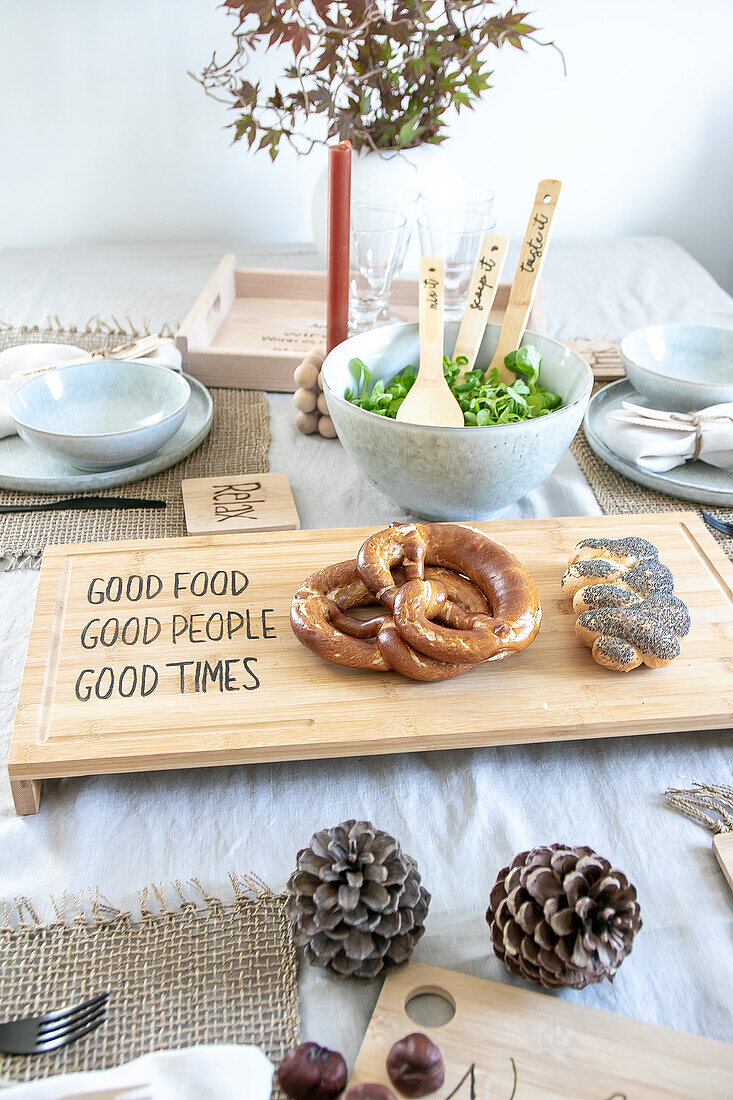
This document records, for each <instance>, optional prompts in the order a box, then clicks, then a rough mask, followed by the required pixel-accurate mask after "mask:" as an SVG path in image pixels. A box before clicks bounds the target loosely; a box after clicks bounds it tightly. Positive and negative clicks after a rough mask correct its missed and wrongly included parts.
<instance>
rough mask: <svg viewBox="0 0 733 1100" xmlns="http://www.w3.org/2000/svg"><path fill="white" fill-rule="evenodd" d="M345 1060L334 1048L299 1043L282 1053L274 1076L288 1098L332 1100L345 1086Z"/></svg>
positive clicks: (296, 1099)
mask: <svg viewBox="0 0 733 1100" xmlns="http://www.w3.org/2000/svg"><path fill="white" fill-rule="evenodd" d="M347 1077H348V1073H347V1070H346V1062H345V1061H344V1059H343V1057H342V1056H341V1055H340V1054H339V1053H338V1052H337V1051H335V1050H329V1049H328V1047H321V1046H319V1045H318V1043H301V1044H300V1046H299V1047H296V1048H295V1049H294V1050H291V1051H290V1053H289V1054H287V1055H286V1056H285V1058H284V1059H283V1061H282V1062H281V1064H280V1068H279V1069H278V1071H277V1079H278V1081H279V1082H280V1086H281V1088H282V1090H283V1092H284V1093H285V1095H286V1096H289V1097H290V1100H334V1098H335V1097H336V1096H339V1095H340V1094H341V1093H342V1092H343V1090H344V1089H345V1088H346V1079H347Z"/></svg>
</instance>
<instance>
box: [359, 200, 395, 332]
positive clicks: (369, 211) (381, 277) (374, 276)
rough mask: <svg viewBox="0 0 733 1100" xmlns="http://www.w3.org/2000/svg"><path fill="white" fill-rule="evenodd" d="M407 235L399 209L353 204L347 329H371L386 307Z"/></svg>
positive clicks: (360, 330)
mask: <svg viewBox="0 0 733 1100" xmlns="http://www.w3.org/2000/svg"><path fill="white" fill-rule="evenodd" d="M406 234H407V218H406V217H405V215H404V214H401V213H400V212H399V211H398V210H390V209H388V208H387V207H382V206H369V205H366V204H363V203H354V204H353V205H352V207H351V255H350V271H351V277H350V285H349V327H350V328H351V329H354V330H355V331H356V332H365V331H366V330H367V329H370V328H374V326H375V325H376V324H377V321H378V319H379V316H380V314H381V313H382V312H383V311H384V310H386V309H387V308H388V305H389V296H390V294H391V293H392V282H393V281H394V277H395V272H396V270H397V265H398V262H399V261H400V258H402V259H403V260H404V250H405V247H406V245H405V238H406Z"/></svg>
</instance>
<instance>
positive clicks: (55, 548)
mask: <svg viewBox="0 0 733 1100" xmlns="http://www.w3.org/2000/svg"><path fill="white" fill-rule="evenodd" d="M635 518H636V517H635V515H634V513H629V512H607V513H605V514H604V515H600V516H589V515H579V516H537V517H534V519H533V518H531V517H530V518H524V519H506V520H502V519H498V520H492V519H485V520H452V521H450V522H453V523H458V524H463V525H464V526H468V527H477V528H478V529H479V530H484V528H488V529H489V530H488V531H487V533H488V534H491V533H492V529H493V533H494V535H495V537H496V538H498V539H499V540H500V539H501V535H500V533H499V530H498V529H499V528H502V527H512V526H514V525H516V524H531V523H533V522H536V523H539V524H548V523H550V524H552V525H553V526H559V527H562V525H563V524H565V523H568V524H576V523H578V522H581V523H583V524H586V523H589V524H590V523H593V522H594V521H595V522H599V521H600V522H601V523H602V522H603V521H604V520H606V519H618V520H624V521H628V523H629V524H630V525H631V526H633V523H634V520H635ZM642 518H643V520H644V522H645V523H652V524H654V523H659V524H660V525H664V524H666V523H667V522H668V521H669V520H675V519H676V520H677V521H678V522H682V521H683V520H685V519H689V520H690V521H691V523H692V525H693V526H696V527H697V530H698V535H699V534H700V533H702V535H703V536H704V538H703V542H704V543H705V544H706V545H707V539H709V540H710V542H711V543H712V548H713V549H714V550H715V551H717V552H718V553H719V556H720V558H721V559H722V562H721V561H718V568H722V569H723V570H724V571H725V567H726V566H727V567H728V568H729V569H730V571H731V576H733V563H732V562H729V561H728V559H727V558H726V556H725V554H723V552H722V550H720V549H719V547H718V544H717V543H716V542H715V539H714V538H713V536H712V534H711V533H710V532H709V531H708V530H707V528H706V526H705V524H704V522H703V521H702V520H701V519H700V517H699V516H698V515H697V513H696V512H695V511H693V510H692V509H684V510H682V511H679V512H654V513H645V514H644V515H643V517H642ZM414 522H417V523H419V522H421V521H420V520H416V521H414ZM424 522H427V521H424ZM388 526H389V524H386V523H370V524H363V525H359V526H358V527H303V528H301V529H300V530H299V531H298V532H297V534H298V536H299V537H302V538H304V539H307V538H308V537H309V536H316V535H319V534H329V535H331V534H334V535H335V534H338V535H339V537H341V538H343V539H344V540H347V539H353V540H354V541H356V540H357V539H361V541H362V542H363V541H364V539H365V538H367V536H368V535H369V534H371V533H373V532H374V531H381V530H382V529H383V528H384V527H388ZM258 533H259V532H256V531H252V532H251V533H250V534H248V533H247V532H246V531H242V532H236V531H235V532H232V533H231V534H221V535H174V536H172V537H161V538H152V537H148V538H143V539H118V540H115V541H113V542H110V541H109V540H100V541H99V542H71V543H68V542H59V543H55V544H54V545H52V546H47V547H46V549H45V550H44V552H43V564H42V566H41V576H43V571H44V568H45V567H46V565H47V562H50V561H52V560H53V559H55V558H59V557H68V556H69V555H70V554H73V555H75V556H85V555H88V554H99V553H114V552H115V551H117V550H120V549H124V548H128V547H129V548H130V549H132V548H134V549H135V550H149V549H152V548H155V547H160V546H161V544H162V543H165V544H166V545H167V546H169V547H170V548H171V549H176V548H178V547H182V546H188V547H190V546H191V544H192V541H193V540H194V539H202V540H205V541H204V542H203V543H202V549H203V548H207V549H208V548H209V547H213V546H216V545H217V542H218V540H226V541H222V543H221V545H231V544H232V543H233V541H234V540H241V539H245V540H247V539H253V540H256V539H257V535H258ZM212 539H213V540H217V541H215V542H212V541H210V540H212ZM359 545H360V544H358V545H356V546H355V547H354V551H355V552H356V550H358V548H359ZM570 550H572V546H570V545H569V546H568V553H569V552H570ZM713 557H715V555H713ZM558 583H559V578H558Z"/></svg>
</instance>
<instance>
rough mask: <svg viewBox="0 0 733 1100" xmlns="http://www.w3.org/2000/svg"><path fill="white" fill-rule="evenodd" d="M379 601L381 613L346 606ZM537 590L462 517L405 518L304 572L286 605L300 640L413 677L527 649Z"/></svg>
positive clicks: (536, 618)
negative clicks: (352, 554)
mask: <svg viewBox="0 0 733 1100" xmlns="http://www.w3.org/2000/svg"><path fill="white" fill-rule="evenodd" d="M374 603H377V604H381V605H382V609H381V610H380V611H379V613H378V614H376V615H374V616H372V617H370V618H368V619H362V618H356V617H355V616H354V615H350V614H349V611H350V610H353V609H354V608H357V607H366V606H368V605H370V604H374ZM540 619H541V610H540V606H539V598H538V595H537V589H536V587H535V585H534V582H533V581H532V578H531V577H530V576H529V574H528V573H527V571H526V569H524V567H523V566H522V565H521V564H520V562H519V561H518V560H517V559H516V558H515V557H514V555H513V554H510V552H509V551H508V550H506V548H505V547H503V546H501V544H500V543H496V542H493V541H492V540H491V539H488V538H486V536H485V535H482V534H481V532H479V531H476V530H474V529H472V528H469V527H463V526H462V525H458V524H440V525H439V524H418V525H416V524H400V525H396V526H393V527H391V528H388V529H386V530H384V531H380V532H378V533H377V535H375V536H372V537H371V538H369V539H367V540H366V542H365V543H364V544H363V546H362V548H361V550H360V551H359V556H358V559H357V561H353V562H352V561H346V562H339V563H338V564H337V565H332V566H329V567H328V568H327V569H324V570H321V571H320V572H318V573H314V574H313V575H312V576H310V577H308V578H307V579H306V580H305V581H304V582H303V584H302V585H301V586H300V588H299V589H298V591H297V592H296V593H295V596H294V598H293V603H292V607H291V612H290V621H291V624H292V627H293V631H294V633H295V634H296V636H297V637H298V639H299V640H300V641H301V642H302V643H303V645H306V646H308V648H309V649H312V650H313V651H314V652H315V653H317V654H319V656H321V657H323V658H324V659H325V660H328V661H332V662H333V663H335V664H341V665H348V666H350V667H353V668H362V669H370V670H373V671H386V670H387V669H389V668H392V669H394V670H395V671H396V672H400V673H402V674H403V675H404V676H409V677H411V678H412V679H416V680H442V679H447V678H449V677H453V676H459V675H461V674H462V673H463V672H467V671H468V670H469V669H470V668H472V667H473V665H475V664H477V663H479V662H480V661H485V660H498V659H499V658H501V657H506V656H508V655H509V654H510V653H514V652H517V651H518V650H520V649H524V648H525V647H526V646H528V645H529V644H530V642H531V641H532V640H533V639H534V637H535V635H536V634H537V631H538V629H539V625H540Z"/></svg>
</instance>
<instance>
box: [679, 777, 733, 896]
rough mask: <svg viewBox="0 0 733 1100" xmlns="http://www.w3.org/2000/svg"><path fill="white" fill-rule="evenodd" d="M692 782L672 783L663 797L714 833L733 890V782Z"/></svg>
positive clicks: (697, 780) (717, 850) (719, 858)
mask: <svg viewBox="0 0 733 1100" xmlns="http://www.w3.org/2000/svg"><path fill="white" fill-rule="evenodd" d="M691 782H692V784H693V786H692V787H691V788H689V789H687V790H685V789H683V788H678V787H670V788H669V790H667V791H666V792H665V796H664V797H665V798H666V799H667V803H668V804H669V805H670V806H672V807H673V809H675V810H679V811H680V813H683V814H685V816H686V817H689V818H692V820H693V821H699V822H700V824H701V825H704V826H705V828H706V829H709V830H710V831H711V832H712V833H713V834H714V836H713V851H714V852H715V858H716V859H717V861H718V863H719V864H720V867H721V870H722V872H723V874H724V875H725V877H726V879H727V881H728V885H729V886H730V888H731V890H733V786H730V784H728V783H703V782H701V780H699V779H693V780H691ZM713 815H715V816H713Z"/></svg>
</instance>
